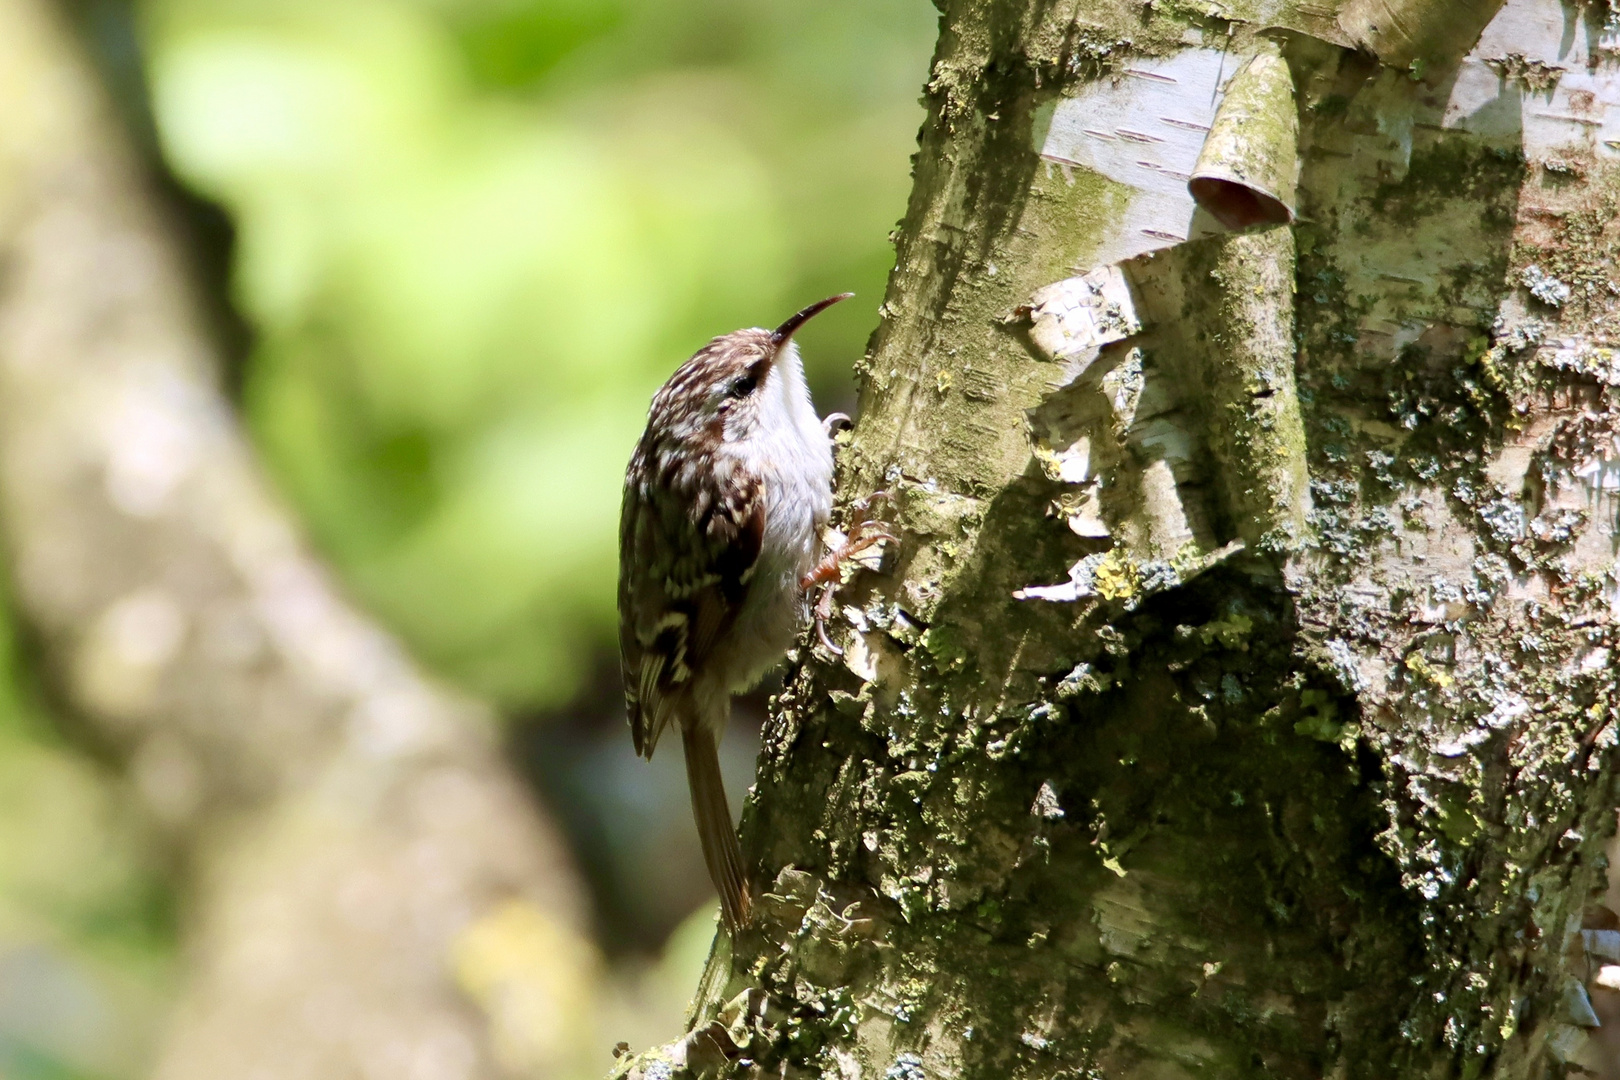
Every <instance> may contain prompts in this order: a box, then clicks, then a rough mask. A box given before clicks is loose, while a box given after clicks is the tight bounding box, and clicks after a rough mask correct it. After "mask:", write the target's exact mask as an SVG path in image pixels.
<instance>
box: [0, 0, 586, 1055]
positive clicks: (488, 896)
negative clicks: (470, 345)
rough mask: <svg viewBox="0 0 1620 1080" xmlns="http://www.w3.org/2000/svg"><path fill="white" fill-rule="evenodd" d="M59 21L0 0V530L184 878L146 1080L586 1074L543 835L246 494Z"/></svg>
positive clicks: (560, 896) (85, 718) (565, 888)
mask: <svg viewBox="0 0 1620 1080" xmlns="http://www.w3.org/2000/svg"><path fill="white" fill-rule="evenodd" d="M57 14H58V13H57V12H56V11H54V10H53V9H52V8H51V7H50V6H49V5H48V4H46V3H44V2H43V0H0V523H3V527H4V543H5V547H6V549H7V550H8V552H9V554H10V556H11V559H12V571H13V575H14V579H15V595H16V597H17V603H18V605H19V607H20V609H21V613H22V614H23V616H24V617H25V619H26V621H27V622H28V623H29V624H30V626H31V628H32V632H33V635H34V637H35V639H36V641H37V642H38V651H39V654H40V657H41V659H42V660H43V663H44V665H45V667H46V669H47V671H48V673H49V681H50V683H51V684H52V685H53V686H54V687H55V688H56V690H57V692H58V693H59V695H60V697H61V698H62V699H63V702H64V705H65V707H66V708H67V709H68V710H69V711H70V712H71V713H72V715H73V716H74V717H76V718H77V719H78V720H79V721H80V722H81V723H82V726H83V728H84V731H85V733H86V736H87V738H89V739H90V740H92V741H93V742H95V743H96V744H98V745H100V746H102V747H105V748H107V749H108V750H110V751H111V752H112V753H113V754H114V755H115V756H116V757H117V758H118V759H119V760H121V761H125V762H127V763H128V774H129V777H130V779H131V784H132V787H133V789H134V790H135V792H136V794H137V797H138V800H139V802H140V803H141V804H142V805H143V806H144V808H145V810H146V811H147V812H149V813H150V814H151V816H152V817H153V818H154V819H155V820H156V821H158V822H160V823H161V827H162V829H163V830H164V833H165V835H166V837H167V838H168V840H169V841H170V843H171V845H172V849H173V851H174V852H175V853H176V855H177V856H178V859H179V861H180V863H181V864H182V865H183V868H184V871H185V876H186V880H187V881H188V882H189V887H188V890H187V892H186V894H185V900H184V912H183V931H182V937H183V944H184V948H185V951H186V969H185V975H184V984H183V986H182V991H181V1000H180V1003H179V1008H178V1011H177V1015H176V1017H175V1020H174V1022H173V1024H172V1027H171V1030H170V1031H169V1033H168V1035H167V1037H166V1039H165V1040H164V1041H163V1043H162V1044H161V1047H160V1054H159V1060H158V1062H157V1063H156V1075H158V1076H161V1077H164V1078H165V1080H191V1078H196V1080H203V1078H209V1080H217V1078H220V1077H248V1076H251V1077H262V1078H266V1080H271V1078H274V1080H297V1078H306V1080H333V1078H336V1077H351V1076H354V1077H373V1078H383V1077H387V1078H389V1080H404V1078H424V1080H426V1078H434V1080H439V1078H446V1080H450V1078H464V1077H465V1078H472V1077H494V1076H505V1075H534V1076H541V1075H544V1076H555V1075H558V1074H560V1073H570V1074H578V1073H579V1072H580V1071H585V1072H590V1071H595V1070H596V1069H597V1068H599V1063H600V1062H601V1061H602V1060H603V1055H604V1054H605V1049H604V1047H601V1046H594V1045H585V1044H584V1040H582V1038H581V1032H582V1031H583V1030H586V1029H587V1028H586V1025H584V1024H583V1023H582V1021H583V1020H584V1019H587V1018H586V1017H584V1016H583V1014H584V1012H585V1011H586V1010H588V1009H589V1008H590V1001H591V995H592V990H593V984H594V981H595V980H596V978H597V971H596V967H595V964H596V961H595V957H594V953H593V951H592V949H591V947H590V946H589V945H588V944H586V943H585V940H584V939H583V938H582V936H581V934H582V929H583V922H584V912H583V911H582V898H581V895H580V887H579V884H578V882H577V881H576V879H575V876H574V872H573V870H572V867H571V864H570V862H569V859H568V856H567V854H566V852H565V850H564V848H563V846H562V844H561V842H560V840H559V838H558V836H557V834H556V833H555V831H554V830H553V829H552V828H551V826H550V825H549V824H548V823H547V822H545V821H543V820H541V819H539V818H538V817H537V816H536V811H535V808H534V806H533V804H532V802H531V800H530V799H529V797H528V795H527V793H526V792H525V791H524V790H523V788H522V786H521V785H520V784H519V783H518V782H517V780H516V779H515V778H514V777H513V776H512V775H510V773H509V772H508V770H507V768H506V767H505V765H504V763H503V762H502V760H501V758H500V756H499V753H498V750H497V745H496V737H495V735H496V733H495V730H494V726H493V724H492V717H491V716H490V715H489V713H488V711H487V710H486V709H483V708H481V707H480V706H478V705H476V704H474V703H471V702H468V701H464V700H460V699H458V698H456V697H455V696H454V695H453V694H451V693H449V692H447V691H446V690H444V689H443V688H441V687H438V686H435V685H433V684H432V683H430V682H429V681H428V680H426V679H425V678H424V677H423V676H422V674H421V673H420V672H418V671H417V670H416V669H415V668H414V667H413V666H412V664H411V663H410V661H409V660H408V659H407V658H406V657H405V656H404V655H403V654H402V652H401V651H400V650H399V648H398V647H397V646H396V645H395V644H394V643H393V642H392V641H391V640H390V639H389V638H388V637H387V636H386V635H385V634H384V633H382V632H381V631H380V630H378V629H377V628H376V627H374V626H372V625H371V624H370V623H368V622H367V621H366V620H365V618H364V617H363V616H361V615H360V614H359V613H357V612H356V611H355V610H354V609H353V608H352V607H350V606H349V605H348V604H347V603H346V602H345V600H344V599H343V598H342V597H341V596H340V595H339V593H338V592H337V590H336V589H335V588H334V587H333V584H332V582H331V581H330V580H329V578H328V577H327V576H326V574H325V573H324V572H323V571H322V569H321V568H320V567H319V565H318V564H317V563H316V562H315V561H314V560H313V559H312V558H311V557H310V554H309V552H308V551H307V549H306V548H305V547H304V545H303V544H302V542H301V541H300V539H299V536H298V529H297V527H296V526H295V525H294V524H293V523H292V522H291V521H290V520H289V519H288V518H287V517H286V515H285V514H284V512H283V510H282V508H281V507H280V505H279V504H278V502H277V500H276V499H275V498H274V496H273V495H272V494H271V493H270V491H269V489H268V487H267V485H266V483H265V481H264V478H263V477H262V476H261V475H260V473H259V472H258V470H257V468H256V467H255V465H254V463H253V460H252V456H251V453H250V451H249V448H248V446H247V445H246V443H245V441H244V439H243V437H242V435H241V433H240V432H239V430H238V429H237V426H236V424H235V419H234V417H233V416H232V414H231V411H230V409H229V407H228V404H227V403H226V401H225V399H224V398H223V397H222V396H221V394H220V391H219V387H218V385H217V373H216V370H215V367H216V365H215V362H214V348H213V346H212V344H211V343H210V341H209V340H208V339H207V335H206V333H205V330H204V327H203V322H202V319H201V316H200V314H199V308H198V304H197V301H196V297H195V296H194V294H193V291H192V289H191V288H190V286H189V284H188V282H187V281H186V277H185V274H184V272H183V270H182V267H181V265H180V263H181V260H180V258H179V256H178V255H177V253H176V250H175V247H174V244H173V243H172V241H171V238H170V236H169V235H168V232H167V230H166V228H165V223H164V222H163V221H162V220H161V217H160V215H159V213H158V212H157V210H156V209H155V208H154V204H153V202H152V201H151V200H150V198H149V197H148V193H147V192H146V191H145V190H144V189H143V184H142V179H141V178H142V176H143V170H142V168H141V166H140V165H139V163H138V162H137V161H136V160H135V158H134V157H133V155H132V154H130V153H129V152H128V150H127V148H126V146H125V143H124V136H123V133H122V131H121V130H120V129H119V127H118V125H117V122H116V119H115V118H114V117H113V116H112V115H111V113H110V112H109V109H108V107H107V104H106V102H105V101H103V100H102V98H101V96H100V90H99V87H98V85H97V83H96V81H95V79H94V76H93V75H92V74H91V72H90V71H89V70H88V67H87V65H86V64H85V62H84V61H83V59H82V58H81V57H80V56H79V55H78V53H77V51H76V48H75V44H74V42H73V41H72V39H71V38H70V37H69V36H68V35H67V34H66V33H65V31H64V29H63V27H62V25H61V24H60V22H59V20H58V17H57ZM582 1053H583V1054H584V1055H585V1056H584V1057H583V1058H581V1057H580V1056H579V1055H581V1054H582Z"/></svg>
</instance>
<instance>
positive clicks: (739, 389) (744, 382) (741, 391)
mask: <svg viewBox="0 0 1620 1080" xmlns="http://www.w3.org/2000/svg"><path fill="white" fill-rule="evenodd" d="M758 385H759V380H758V379H756V378H754V377H753V376H752V375H739V376H737V377H736V378H735V379H732V380H731V386H730V387H728V388H727V392H728V393H730V394H731V396H732V397H734V398H740V397H747V396H748V395H749V394H752V393H753V392H754V387H756V386H758Z"/></svg>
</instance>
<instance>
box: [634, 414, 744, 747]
mask: <svg viewBox="0 0 1620 1080" xmlns="http://www.w3.org/2000/svg"><path fill="white" fill-rule="evenodd" d="M661 451H662V453H661ZM672 453H673V452H672V451H671V450H670V449H669V448H666V447H658V446H649V445H647V443H646V440H643V445H641V446H638V447H637V449H636V455H637V457H636V458H633V459H632V461H631V467H630V473H629V477H628V478H627V479H626V482H625V493H624V504H623V507H622V509H621V513H620V520H619V655H620V664H621V670H622V674H623V677H624V690H625V706H626V710H627V712H628V714H629V719H630V731H631V734H632V736H633V737H634V738H635V743H636V752H637V753H638V754H642V755H644V756H646V757H651V756H652V753H653V748H654V747H655V746H656V745H657V743H658V737H659V735H661V734H662V733H663V729H664V728H665V727H666V726H667V725H668V724H669V723H671V722H672V721H674V720H675V718H676V711H677V710H678V709H680V708H681V707H682V705H683V703H685V702H687V701H688V700H689V697H688V690H689V688H690V684H691V681H692V679H693V676H694V673H696V672H701V671H702V670H703V667H704V665H705V663H706V662H707V661H708V659H709V657H710V655H711V654H712V653H713V651H714V648H715V646H716V644H717V643H718V642H719V641H720V640H721V639H722V638H723V637H724V635H725V633H726V631H727V630H729V629H730V627H731V625H732V623H733V622H735V620H736V617H737V612H738V610H739V609H740V608H741V607H742V603H743V600H744V598H745V597H746V596H747V592H748V585H749V581H750V579H751V576H752V573H753V569H754V566H755V564H756V562H757V561H758V559H759V552H760V547H761V545H762V544H763V542H764V537H765V500H764V499H763V498H762V493H763V488H762V484H761V481H760V478H759V477H757V476H755V475H752V474H750V473H748V472H746V471H745V470H744V469H743V468H742V466H741V465H740V464H739V463H736V462H729V461H728V462H721V463H720V467H718V468H714V469H699V470H683V469H679V468H668V467H660V466H663V465H665V464H666V462H664V461H659V460H658V459H659V458H661V457H662V458H667V457H670V456H672ZM638 459H639V460H638ZM641 464H651V465H652V466H653V467H652V468H643V467H639V466H640V465H641Z"/></svg>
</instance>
